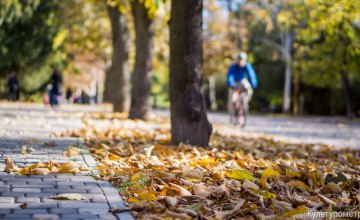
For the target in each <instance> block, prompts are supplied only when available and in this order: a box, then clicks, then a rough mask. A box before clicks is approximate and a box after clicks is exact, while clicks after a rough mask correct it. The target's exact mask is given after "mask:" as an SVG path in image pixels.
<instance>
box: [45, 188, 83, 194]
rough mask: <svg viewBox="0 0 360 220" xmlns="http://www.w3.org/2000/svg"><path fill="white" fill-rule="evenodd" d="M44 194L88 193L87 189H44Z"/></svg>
mask: <svg viewBox="0 0 360 220" xmlns="http://www.w3.org/2000/svg"><path fill="white" fill-rule="evenodd" d="M43 192H44V193H87V191H86V190H85V189H67V188H65V189H43Z"/></svg>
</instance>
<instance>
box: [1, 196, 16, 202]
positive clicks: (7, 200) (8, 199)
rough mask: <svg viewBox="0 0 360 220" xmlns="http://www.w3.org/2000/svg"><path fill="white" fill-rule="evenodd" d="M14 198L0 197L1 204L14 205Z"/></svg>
mask: <svg viewBox="0 0 360 220" xmlns="http://www.w3.org/2000/svg"><path fill="white" fill-rule="evenodd" d="M14 202H15V198H14V197H0V203H14Z"/></svg>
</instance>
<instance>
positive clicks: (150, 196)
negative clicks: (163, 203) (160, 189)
mask: <svg viewBox="0 0 360 220" xmlns="http://www.w3.org/2000/svg"><path fill="white" fill-rule="evenodd" d="M137 199H138V200H139V201H153V200H155V199H156V195H155V194H154V193H152V192H141V193H139V194H138V196H137Z"/></svg>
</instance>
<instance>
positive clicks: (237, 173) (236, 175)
mask: <svg viewBox="0 0 360 220" xmlns="http://www.w3.org/2000/svg"><path fill="white" fill-rule="evenodd" d="M225 175H226V176H227V177H229V178H233V179H237V180H246V179H247V180H250V181H253V180H254V177H253V176H252V175H251V173H249V172H248V171H246V170H237V169H235V170H232V171H231V172H226V173H225Z"/></svg>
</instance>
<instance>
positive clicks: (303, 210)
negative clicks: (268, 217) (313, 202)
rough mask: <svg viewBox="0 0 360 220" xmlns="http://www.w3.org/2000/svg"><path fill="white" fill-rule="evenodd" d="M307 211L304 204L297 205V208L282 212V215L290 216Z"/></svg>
mask: <svg viewBox="0 0 360 220" xmlns="http://www.w3.org/2000/svg"><path fill="white" fill-rule="evenodd" d="M305 213H308V210H307V209H306V208H305V207H304V206H298V207H297V208H295V209H293V210H290V211H287V212H285V213H283V214H282V215H281V216H282V217H292V216H295V215H300V214H305Z"/></svg>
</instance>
